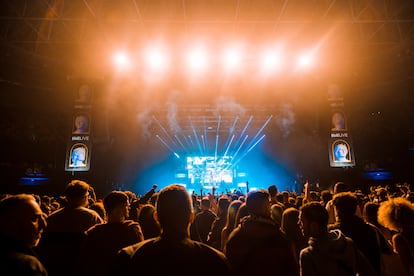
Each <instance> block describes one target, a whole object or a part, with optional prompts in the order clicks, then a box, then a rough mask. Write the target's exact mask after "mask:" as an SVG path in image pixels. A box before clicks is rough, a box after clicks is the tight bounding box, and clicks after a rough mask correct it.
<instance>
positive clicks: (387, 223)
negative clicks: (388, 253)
mask: <svg viewBox="0 0 414 276" xmlns="http://www.w3.org/2000/svg"><path fill="white" fill-rule="evenodd" d="M378 222H379V223H380V224H381V225H383V226H384V227H386V228H388V229H390V230H392V231H395V232H396V233H395V234H394V235H393V236H392V245H393V250H394V251H395V252H396V253H398V254H399V255H400V258H401V261H402V263H403V265H404V267H405V269H406V272H407V275H410V276H411V275H414V204H413V203H411V202H410V201H409V200H407V199H406V198H402V197H396V198H390V199H388V200H387V201H384V202H382V203H381V205H380V207H379V209H378Z"/></svg>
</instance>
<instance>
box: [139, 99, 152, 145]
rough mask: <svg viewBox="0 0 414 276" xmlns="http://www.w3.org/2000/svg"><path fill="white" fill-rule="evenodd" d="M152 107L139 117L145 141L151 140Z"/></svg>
mask: <svg viewBox="0 0 414 276" xmlns="http://www.w3.org/2000/svg"><path fill="white" fill-rule="evenodd" d="M152 110H153V107H152V106H148V107H147V108H146V109H145V110H143V111H142V112H141V113H139V114H138V115H137V119H138V123H139V125H140V126H141V135H142V137H144V138H145V139H149V138H151V131H150V126H151V124H152V116H151V112H152Z"/></svg>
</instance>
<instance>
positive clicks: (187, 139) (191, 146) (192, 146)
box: [184, 135, 194, 149]
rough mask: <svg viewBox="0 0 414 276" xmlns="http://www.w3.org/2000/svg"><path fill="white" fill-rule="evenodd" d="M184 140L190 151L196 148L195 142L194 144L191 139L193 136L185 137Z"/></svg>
mask: <svg viewBox="0 0 414 276" xmlns="http://www.w3.org/2000/svg"><path fill="white" fill-rule="evenodd" d="M184 140H185V142H186V143H187V145H188V147H189V148H190V149H191V148H194V142H193V139H191V135H188V136H184Z"/></svg>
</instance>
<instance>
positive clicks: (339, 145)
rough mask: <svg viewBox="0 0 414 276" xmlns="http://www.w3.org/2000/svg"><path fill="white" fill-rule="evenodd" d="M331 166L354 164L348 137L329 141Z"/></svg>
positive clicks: (352, 149) (352, 151) (349, 165)
mask: <svg viewBox="0 0 414 276" xmlns="http://www.w3.org/2000/svg"><path fill="white" fill-rule="evenodd" d="M329 160H330V164H331V167H352V166H355V156H354V148H353V146H352V142H351V140H350V139H348V138H334V139H331V141H330V143H329Z"/></svg>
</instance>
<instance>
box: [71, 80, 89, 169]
mask: <svg viewBox="0 0 414 276" xmlns="http://www.w3.org/2000/svg"><path fill="white" fill-rule="evenodd" d="M72 81H73V83H72V84H74V85H72V92H73V94H74V97H73V99H74V102H73V103H74V104H73V116H72V124H71V126H72V127H71V132H70V136H69V140H68V143H67V147H66V161H65V170H66V171H89V169H90V160H91V145H92V141H91V137H92V136H91V130H92V127H91V126H92V124H91V123H92V120H91V117H92V115H91V114H92V99H93V88H94V86H93V82H92V81H91V82H88V81H86V80H79V79H74V80H72Z"/></svg>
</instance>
